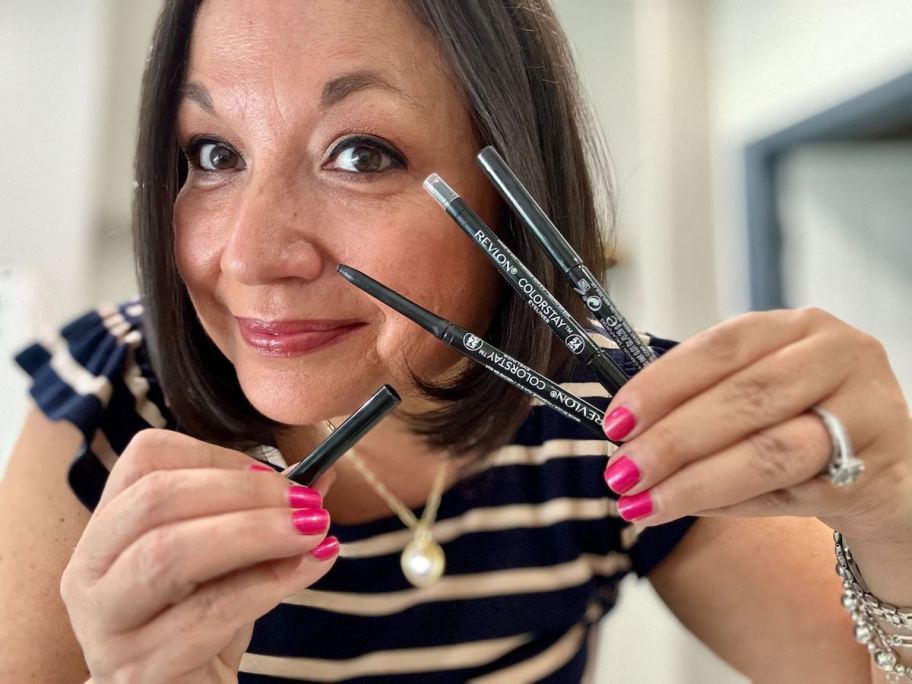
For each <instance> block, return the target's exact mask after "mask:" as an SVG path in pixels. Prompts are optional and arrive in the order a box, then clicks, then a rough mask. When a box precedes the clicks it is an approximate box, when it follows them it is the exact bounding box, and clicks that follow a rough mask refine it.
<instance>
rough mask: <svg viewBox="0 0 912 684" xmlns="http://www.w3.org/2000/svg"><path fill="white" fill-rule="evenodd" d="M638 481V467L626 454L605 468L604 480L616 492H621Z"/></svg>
mask: <svg viewBox="0 0 912 684" xmlns="http://www.w3.org/2000/svg"><path fill="white" fill-rule="evenodd" d="M639 481H640V469H639V468H637V467H636V463H634V462H633V461H631V460H630V459H629V458H627V457H626V456H621V457H620V458H619V459H618V460H616V461H615V462H614V463H612V464H611V465H610V466H608V468H607V469H606V470H605V482H606V483H607V484H608V486H609V487H611V491H613V492H615V493H617V494H623V493H624V492H626V491H627V490H628V489H630V488H631V487H633V485H635V484H636V483H637V482H639Z"/></svg>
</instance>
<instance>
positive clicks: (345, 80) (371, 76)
mask: <svg viewBox="0 0 912 684" xmlns="http://www.w3.org/2000/svg"><path fill="white" fill-rule="evenodd" d="M366 88H381V89H382V90H386V91H389V92H391V93H394V94H396V95H398V96H400V97H402V98H404V99H406V100H408V101H409V102H411V103H412V104H413V105H415V106H420V103H419V102H418V100H416V99H415V98H414V97H412V96H411V95H409V94H408V93H406V92H405V91H403V90H402V89H401V88H398V87H397V86H395V85H393V84H392V83H390V82H389V81H388V80H386V79H385V78H383V76H381V75H380V74H379V73H377V72H376V71H352V72H349V73H346V74H342V75H341V76H336V77H335V78H332V79H330V80H328V81H327V82H326V83H325V84H323V90H322V93H321V95H320V108H321V109H328V108H329V107H332V106H333V105H335V104H338V103H339V102H341V101H342V100H343V99H345V98H346V97H348V96H349V95H352V94H353V93H357V92H358V91H361V90H364V89H366ZM180 92H181V96H182V97H184V98H186V99H188V100H191V101H193V102H195V103H196V104H198V105H199V106H200V107H202V108H203V109H204V110H206V111H207V112H209V113H210V114H213V115H215V114H216V112H215V106H214V105H213V104H212V95H210V94H209V91H208V90H207V89H206V86H204V85H203V84H201V83H197V82H196V81H190V82H188V83H185V84H184V85H183V86H182V87H181V91H180Z"/></svg>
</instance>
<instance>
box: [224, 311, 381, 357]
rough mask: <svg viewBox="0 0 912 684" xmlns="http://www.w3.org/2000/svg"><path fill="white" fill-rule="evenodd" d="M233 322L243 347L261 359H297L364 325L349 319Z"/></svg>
mask: <svg viewBox="0 0 912 684" xmlns="http://www.w3.org/2000/svg"><path fill="white" fill-rule="evenodd" d="M235 320H236V321H237V323H238V329H239V330H240V333H241V337H243V338H244V341H245V342H246V343H247V346H249V347H250V348H251V349H253V351H255V352H257V353H258V354H263V355H264V356H297V355H299V354H306V353H308V352H312V351H316V350H317V349H322V348H323V347H327V346H329V345H330V344H333V343H335V342H338V341H340V340H341V339H342V338H343V337H345V336H346V335H347V334H348V333H351V332H354V331H355V330H357V329H358V328H360V327H362V326H363V325H365V323H364V322H362V321H353V320H341V321H340V320H286V321H277V320H274V321H269V320H261V319H257V318H241V317H235Z"/></svg>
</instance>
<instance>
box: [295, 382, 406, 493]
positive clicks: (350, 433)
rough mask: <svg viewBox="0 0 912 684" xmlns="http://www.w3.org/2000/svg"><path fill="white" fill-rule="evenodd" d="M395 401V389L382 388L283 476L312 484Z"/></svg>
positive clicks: (397, 398) (388, 410) (395, 405)
mask: <svg viewBox="0 0 912 684" xmlns="http://www.w3.org/2000/svg"><path fill="white" fill-rule="evenodd" d="M399 402H400V399H399V395H398V394H397V393H396V390H394V389H393V388H392V387H390V386H389V385H383V387H381V388H380V389H378V390H377V391H376V392H374V395H373V396H372V397H371V398H370V399H368V400H367V401H366V402H364V404H362V405H361V407H360V408H359V409H358V410H357V411H355V412H354V413H353V414H351V415H350V416H349V417H348V418H346V419H345V421H344V422H343V423H342V424H341V425H340V426H339V427H337V428H336V429H335V430H333V432H332V433H330V435H329V436H328V437H327V438H326V439H324V440H323V441H322V442H320V443H319V444H318V445H317V448H316V449H314V450H313V451H311V452H310V453H309V454H308V455H307V456H305V457H304V459H303V460H302V461H301V462H300V463H298V464H297V465H295V467H294V469H293V470H292V471H291V472H289V473H288V474H287V475H286V476H285V477H286V478H287V479H289V480H293V481H295V482H297V483H299V484H302V485H311V484H313V483H314V482H315V481H316V480H317V479H319V477H320V475H322V474H323V473H325V472H326V471H327V470H329V469H330V468H331V467H332V465H333V464H334V463H335V462H336V461H338V460H339V459H340V458H341V457H342V456H343V454H345V453H346V452H347V451H348V450H349V449H351V448H352V447H353V446H354V445H355V443H356V442H357V441H358V440H359V439H361V438H362V437H363V436H364V435H365V434H367V433H368V432H369V431H370V429H371V428H373V427H374V425H376V424H377V423H379V422H380V421H381V420H382V419H383V418H384V417H385V416H386V415H387V414H388V413H389V412H390V411H392V410H393V409H394V408H396V407H397V406H398V405H399Z"/></svg>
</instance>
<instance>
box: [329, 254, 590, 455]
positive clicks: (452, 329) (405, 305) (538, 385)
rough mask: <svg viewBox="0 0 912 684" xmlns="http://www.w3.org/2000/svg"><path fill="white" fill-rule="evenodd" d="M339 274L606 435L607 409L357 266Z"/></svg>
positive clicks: (498, 373)
mask: <svg viewBox="0 0 912 684" xmlns="http://www.w3.org/2000/svg"><path fill="white" fill-rule="evenodd" d="M337 270H338V271H339V273H341V274H342V276H343V277H344V278H345V279H346V280H348V281H349V282H350V283H351V284H352V285H354V286H355V287H357V288H359V289H361V290H363V291H364V292H366V293H367V294H369V295H371V296H372V297H374V298H375V299H378V300H380V301H381V302H383V303H384V304H386V305H387V306H389V307H390V308H392V309H395V310H396V311H398V312H399V313H401V314H402V315H403V316H405V317H406V318H409V319H411V320H412V321H413V322H415V323H417V324H418V325H420V326H421V327H422V328H424V329H425V330H427V331H428V332H429V333H431V334H432V335H434V337H436V338H437V339H439V340H440V341H442V342H444V343H445V344H447V345H448V346H449V347H451V348H452V349H455V350H456V351H458V352H459V353H460V354H462V355H463V356H465V357H467V358H469V359H471V360H472V361H475V362H476V363H479V364H481V365H482V366H484V367H485V368H487V369H488V370H489V371H491V372H492V373H494V374H495V375H496V376H498V377H499V378H501V379H502V380H506V381H507V382H509V383H510V384H511V385H513V386H514V387H516V388H518V389H520V390H522V391H523V392H525V393H526V394H529V395H531V396H533V397H537V398H538V399H541V400H542V401H543V402H544V403H546V404H547V405H548V406H550V407H551V408H553V409H554V410H555V411H557V412H558V413H561V414H562V415H564V416H566V417H567V418H570V419H571V420H574V421H576V422H577V423H580V424H581V425H583V426H585V427H587V428H589V429H590V430H591V431H592V432H593V433H595V434H597V435H598V436H599V437H601V438H603V439H604V437H605V433H604V431H603V430H602V420H603V419H604V417H605V414H604V412H602V411H600V410H599V409H598V408H596V407H595V406H593V405H592V404H590V403H589V402H588V401H585V400H584V399H580V398H579V397H577V396H576V395H575V394H573V393H571V392H567V391H566V390H565V389H563V388H562V387H561V386H560V385H558V384H557V383H554V382H552V381H551V380H549V379H548V378H546V377H545V376H544V375H541V374H540V373H537V372H536V371H534V370H532V369H531V368H529V367H528V366H526V365H525V364H523V363H522V362H520V361H517V360H516V359H514V358H513V357H512V356H508V355H507V354H505V353H504V352H502V351H500V350H499V349H498V348H497V347H495V346H494V345H491V344H488V343H487V342H485V341H484V340H483V339H481V338H480V337H478V336H477V335H475V334H473V333H470V332H469V331H468V330H465V329H463V328H460V327H459V326H458V325H456V324H455V323H453V322H452V321H448V320H446V319H445V318H441V317H440V316H438V315H437V314H434V313H431V312H430V311H428V310H427V309H425V308H423V307H420V306H418V305H417V304H415V303H414V302H413V301H411V300H410V299H407V298H406V297H403V296H402V295H401V294H399V293H398V292H396V291H394V290H391V289H390V288H388V287H386V286H385V285H383V284H382V283H379V282H377V281H376V280H374V279H373V278H371V277H370V276H368V275H365V274H364V273H361V271H358V270H357V269H354V268H351V267H350V266H345V265H344V264H340V265H339V266H338V267H337Z"/></svg>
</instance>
